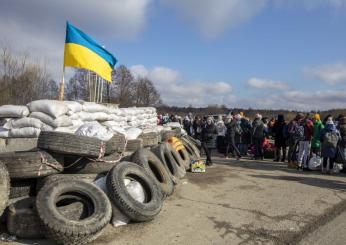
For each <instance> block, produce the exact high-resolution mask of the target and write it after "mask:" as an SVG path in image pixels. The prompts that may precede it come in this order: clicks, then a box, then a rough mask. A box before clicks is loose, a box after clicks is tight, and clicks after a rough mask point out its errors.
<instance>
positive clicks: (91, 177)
mask: <svg viewBox="0 0 346 245" xmlns="http://www.w3.org/2000/svg"><path fill="white" fill-rule="evenodd" d="M103 176H104V175H102V174H54V175H50V176H48V177H45V178H40V179H37V184H36V192H37V193H38V192H39V191H40V190H41V189H42V187H43V186H45V185H49V184H50V183H52V182H54V181H60V180H67V181H69V180H81V181H85V182H87V183H93V182H94V181H95V180H97V179H98V178H101V177H103Z"/></svg>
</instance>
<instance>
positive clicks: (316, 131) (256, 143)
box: [159, 112, 346, 173]
mask: <svg viewBox="0 0 346 245" xmlns="http://www.w3.org/2000/svg"><path fill="white" fill-rule="evenodd" d="M165 121H173V122H180V123H181V124H182V125H183V128H184V129H185V131H186V132H187V134H189V135H190V136H192V137H194V138H196V139H198V140H200V141H201V148H202V150H204V152H205V153H206V158H207V159H206V164H207V165H212V158H211V147H210V145H211V142H212V141H214V140H215V138H216V147H217V149H218V151H219V152H220V153H223V154H224V157H225V158H229V157H230V155H233V156H234V157H235V158H236V159H237V160H239V159H240V158H241V157H243V156H246V155H250V156H251V157H252V158H253V159H255V160H263V158H264V150H265V149H266V147H267V146H268V145H270V143H269V141H268V140H269V139H271V140H273V141H274V144H273V148H272V149H271V150H272V151H274V152H275V154H274V161H277V162H279V161H281V162H286V161H287V164H288V167H289V168H297V169H298V170H300V171H303V170H309V161H310V159H311V158H312V157H315V158H316V156H318V157H320V158H321V159H322V172H323V173H331V172H332V170H333V169H334V163H335V162H338V163H340V164H344V163H345V162H344V161H345V155H346V116H344V115H339V116H338V117H336V118H333V117H332V115H328V116H326V117H325V118H324V120H323V121H322V120H321V118H320V115H319V114H310V113H307V114H302V113H298V114H297V115H296V116H295V118H294V119H293V120H290V121H289V122H287V121H286V120H285V118H284V115H278V116H277V118H271V119H269V118H262V115H260V114H256V115H255V117H254V119H253V120H251V119H250V118H248V117H246V116H245V115H244V114H243V113H242V112H240V113H237V114H234V113H230V114H229V115H225V116H219V117H218V119H217V120H214V118H213V117H211V116H208V117H203V118H201V117H199V116H196V117H193V115H192V114H191V113H189V114H188V115H187V116H186V117H185V118H183V119H182V118H180V117H178V116H173V115H172V116H170V117H169V116H168V115H165V116H160V117H159V123H162V124H164V123H166V122H165Z"/></svg>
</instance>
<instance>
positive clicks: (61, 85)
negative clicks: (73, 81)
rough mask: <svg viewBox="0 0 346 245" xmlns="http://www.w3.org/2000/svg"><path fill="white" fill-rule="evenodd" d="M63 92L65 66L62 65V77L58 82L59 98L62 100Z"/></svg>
mask: <svg viewBox="0 0 346 245" xmlns="http://www.w3.org/2000/svg"><path fill="white" fill-rule="evenodd" d="M64 92H65V66H63V68H62V78H61V83H60V95H59V100H64Z"/></svg>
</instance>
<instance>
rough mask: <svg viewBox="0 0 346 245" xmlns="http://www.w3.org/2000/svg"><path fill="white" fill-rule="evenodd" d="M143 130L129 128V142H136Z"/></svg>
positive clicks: (127, 132)
mask: <svg viewBox="0 0 346 245" xmlns="http://www.w3.org/2000/svg"><path fill="white" fill-rule="evenodd" d="M142 132H143V131H142V129H139V128H129V129H127V130H126V137H127V139H128V140H135V139H137V138H138V136H140V135H141V134H142Z"/></svg>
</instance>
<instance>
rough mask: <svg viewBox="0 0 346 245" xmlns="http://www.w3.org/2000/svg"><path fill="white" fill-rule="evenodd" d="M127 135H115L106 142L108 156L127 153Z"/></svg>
mask: <svg viewBox="0 0 346 245" xmlns="http://www.w3.org/2000/svg"><path fill="white" fill-rule="evenodd" d="M125 142H126V139H125V135H123V134H114V136H113V137H112V138H111V139H110V140H108V141H107V142H106V155H109V154H112V153H114V152H117V153H122V152H124V151H125Z"/></svg>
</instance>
